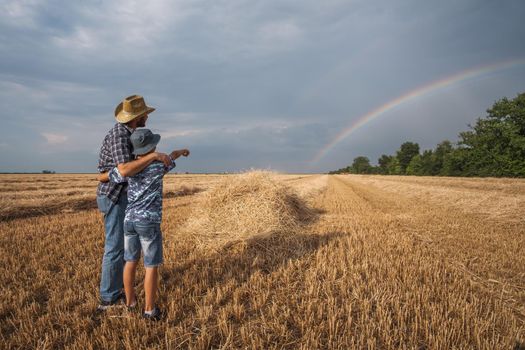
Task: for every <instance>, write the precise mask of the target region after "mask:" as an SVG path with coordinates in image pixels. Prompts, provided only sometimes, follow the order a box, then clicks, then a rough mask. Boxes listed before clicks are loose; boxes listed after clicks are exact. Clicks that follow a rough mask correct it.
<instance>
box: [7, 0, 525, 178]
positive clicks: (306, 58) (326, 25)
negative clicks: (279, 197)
mask: <svg viewBox="0 0 525 350" xmlns="http://www.w3.org/2000/svg"><path fill="white" fill-rule="evenodd" d="M524 14H525V2H524V1H522V0H514V1H512V0H509V1H506V0H502V1H495V0H491V1H489V0H485V1H473V0H443V1H439V2H428V1H416V0H396V1H387V0H384V1H376V0H359V1H341V0H326V1H318V0H294V1H286V0H284V1H273V0H265V1H256V0H251V1H247V0H246V1H245V0H230V1H223V0H209V1H207V0H191V1H189V0H177V1H175V0H174V1H169V0H150V1H121V0H114V1H87V0H86V1H53V0H49V1H41V0H15V1H10V0H4V1H2V2H0V104H1V106H2V108H1V109H0V122H1V124H2V127H1V128H0V172H31V171H36V172H39V171H42V170H43V169H50V170H55V171H57V172H96V168H97V162H98V153H99V150H100V146H101V143H102V140H103V138H104V136H105V134H106V133H107V132H108V130H110V129H111V128H112V126H113V125H114V123H115V118H114V114H113V112H114V109H115V107H116V105H117V104H118V103H119V102H120V101H121V100H122V99H124V98H125V97H126V96H129V95H132V94H139V95H142V96H144V98H145V101H146V103H147V104H148V105H150V106H153V107H155V108H156V111H155V112H153V113H152V114H151V115H150V117H149V119H148V124H147V127H148V128H150V129H151V130H152V131H153V132H155V133H159V134H160V135H161V136H162V139H161V141H160V143H159V146H158V150H159V151H163V152H169V151H171V150H173V149H179V148H188V149H190V151H191V155H190V157H189V158H187V159H181V160H180V161H178V166H177V169H176V170H177V171H178V172H186V171H187V172H235V171H243V170H249V169H252V168H263V169H272V170H276V171H283V172H325V171H329V170H334V169H338V168H341V167H344V166H347V165H348V164H351V163H352V160H353V159H354V158H355V157H357V156H360V155H364V156H367V157H368V158H369V159H370V160H371V162H372V163H373V164H374V163H377V158H378V157H379V156H380V155H381V154H394V152H395V151H396V150H397V149H398V148H399V146H400V145H401V143H403V142H405V141H412V142H417V143H418V144H419V145H420V148H421V149H422V150H423V149H431V148H434V147H435V145H436V144H437V143H439V142H440V141H442V140H444V139H448V140H451V141H457V138H458V137H457V136H458V133H459V132H461V131H465V130H468V125H469V124H474V123H475V121H476V119H477V118H480V117H484V116H485V115H486V109H487V108H489V107H490V106H491V105H492V104H493V103H494V102H495V101H496V100H498V99H500V98H503V97H508V98H513V97H515V96H516V95H517V94H518V93H521V92H525V44H524V42H523V38H525V21H523V15H524ZM500 62H515V63H514V64H510V65H499V63H500ZM486 66H491V67H496V68H495V69H491V70H488V71H487V70H485V71H483V72H482V73H480V74H472V75H471V76H469V77H468V79H463V80H458V81H454V82H452V83H450V84H448V85H443V86H438V87H436V88H435V89H430V90H429V91H426V92H425V93H422V94H420V95H418V96H416V97H415V98H412V99H408V100H406V101H405V100H403V101H401V102H402V103H399V104H396V105H395V107H394V108H390V109H388V110H386V111H384V112H383V113H381V114H380V115H378V116H375V117H374V118H373V119H370V120H369V121H367V122H365V123H363V124H362V125H360V126H359V127H358V128H356V129H355V130H352V132H351V133H349V134H348V135H346V136H345V137H344V138H342V139H341V140H338V142H337V143H335V144H333V142H332V141H334V140H335V139H336V138H337V136H338V135H340V134H341V132H342V131H344V130H346V129H348V128H349V127H351V126H352V125H354V124H355V123H356V122H357V121H359V120H360V118H362V117H363V116H366V115H367V113H370V112H371V111H373V110H375V109H377V108H379V107H381V106H383V105H385V104H387V103H389V101H393V100H395V99H399V98H400V96H404V95H406V94H409V93H410V92H413V91H421V90H418V89H420V88H421V87H423V86H428V85H429V84H432V83H433V82H436V81H439V80H443V79H447V77H451V76H457V75H458V74H461V73H462V72H464V71H467V70H474V71H475V70H476V69H477V68H476V67H486ZM498 67H499V68H498ZM331 143H332V145H331V146H330V148H329V149H327V145H330V144H331ZM321 150H325V152H324V153H323V154H322V156H320V157H319V154H320V153H319V152H320V151H321ZM316 156H317V157H316Z"/></svg>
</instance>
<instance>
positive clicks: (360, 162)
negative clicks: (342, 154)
mask: <svg viewBox="0 0 525 350" xmlns="http://www.w3.org/2000/svg"><path fill="white" fill-rule="evenodd" d="M352 170H353V172H354V173H356V174H370V173H371V172H372V166H371V165H370V160H369V159H368V158H367V157H363V156H359V157H356V158H354V162H353V163H352Z"/></svg>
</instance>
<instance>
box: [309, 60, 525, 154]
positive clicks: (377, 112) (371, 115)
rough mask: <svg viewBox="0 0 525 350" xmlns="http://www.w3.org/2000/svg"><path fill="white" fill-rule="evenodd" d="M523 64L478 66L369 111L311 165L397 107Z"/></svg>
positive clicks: (335, 139) (337, 136) (334, 140)
mask: <svg viewBox="0 0 525 350" xmlns="http://www.w3.org/2000/svg"><path fill="white" fill-rule="evenodd" d="M522 64H525V59H523V58H520V59H514V60H510V61H504V62H498V63H493V64H489V65H484V66H478V67H475V68H471V69H468V70H465V71H462V72H460V73H457V74H454V75H451V76H448V77H446V78H443V79H439V80H436V81H433V82H431V83H428V84H426V85H423V86H420V87H418V88H416V89H414V90H412V91H409V92H408V93H406V94H404V95H402V96H399V97H397V98H395V99H393V100H390V101H388V102H387V103H385V104H384V105H382V106H379V107H377V108H375V109H373V110H371V111H369V112H368V113H366V114H364V115H362V116H360V117H359V118H358V119H357V121H355V122H353V123H351V124H350V125H348V127H346V128H345V129H343V130H342V131H341V132H340V133H339V134H337V135H336V136H335V138H334V139H333V140H332V141H330V142H329V143H328V144H326V145H325V146H324V147H323V148H321V150H320V151H319V152H317V154H316V155H315V157H314V158H313V159H312V160H311V164H314V163H317V162H318V161H319V160H320V159H321V158H323V157H324V156H325V155H326V153H328V151H330V150H331V149H332V148H333V147H334V146H335V145H337V144H338V143H339V142H341V141H342V140H344V139H345V138H346V137H348V136H349V135H350V134H351V133H353V132H354V131H356V130H357V129H359V128H360V127H362V126H363V125H365V124H366V123H368V122H370V121H371V120H374V119H375V118H377V117H379V116H381V115H382V114H384V113H386V112H388V111H390V110H392V109H393V108H395V107H397V106H399V105H401V104H403V103H406V102H409V101H412V100H414V99H416V98H418V97H421V96H423V95H425V94H428V93H429V92H431V91H434V90H437V89H441V88H444V87H446V86H449V85H452V84H456V83H459V82H461V81H464V80H467V79H472V78H475V77H478V76H480V75H483V74H487V73H491V72H495V71H499V70H504V69H509V68H513V67H516V66H519V65H522Z"/></svg>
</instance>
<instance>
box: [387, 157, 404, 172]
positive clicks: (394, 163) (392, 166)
mask: <svg viewBox="0 0 525 350" xmlns="http://www.w3.org/2000/svg"><path fill="white" fill-rule="evenodd" d="M388 174H389V175H401V166H400V165H399V160H398V159H397V157H392V160H391V161H390V162H389V163H388Z"/></svg>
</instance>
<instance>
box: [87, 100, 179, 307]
mask: <svg viewBox="0 0 525 350" xmlns="http://www.w3.org/2000/svg"><path fill="white" fill-rule="evenodd" d="M154 110H155V108H152V107H149V106H147V105H146V103H145V102H144V98H143V97H142V96H138V95H132V96H128V97H126V98H125V99H124V100H123V101H122V102H121V103H120V104H119V105H118V106H117V108H116V109H115V118H116V119H117V123H116V124H115V126H114V127H113V128H112V129H111V130H110V131H109V132H108V133H107V135H106V137H105V138H104V141H103V143H102V147H101V149H100V156H99V161H98V171H99V172H100V173H103V172H107V171H109V170H111V169H112V168H114V167H117V168H118V171H119V172H120V174H121V175H122V176H124V177H128V176H133V175H135V174H137V173H138V172H140V171H142V170H143V169H144V168H145V167H147V166H148V165H149V164H151V162H153V161H155V160H158V161H161V162H163V163H164V164H166V166H169V165H171V159H170V157H169V156H168V155H167V154H164V153H158V152H153V153H150V154H148V155H147V156H145V157H142V158H140V159H134V157H133V155H132V146H131V140H130V136H131V133H132V132H133V131H135V129H136V128H138V127H144V126H146V121H147V119H148V115H149V114H150V113H151V112H153V111H154ZM97 204H98V208H99V209H100V211H101V212H102V213H103V214H104V228H105V243H104V257H103V259H102V275H101V279H100V305H99V307H98V310H101V311H103V310H105V309H107V308H108V307H110V306H112V305H115V304H116V303H117V302H119V300H120V299H121V298H123V293H122V288H123V281H122V276H123V268H124V212H125V210H126V206H127V183H119V184H117V183H114V182H100V183H99V185H98V188H97Z"/></svg>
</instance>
